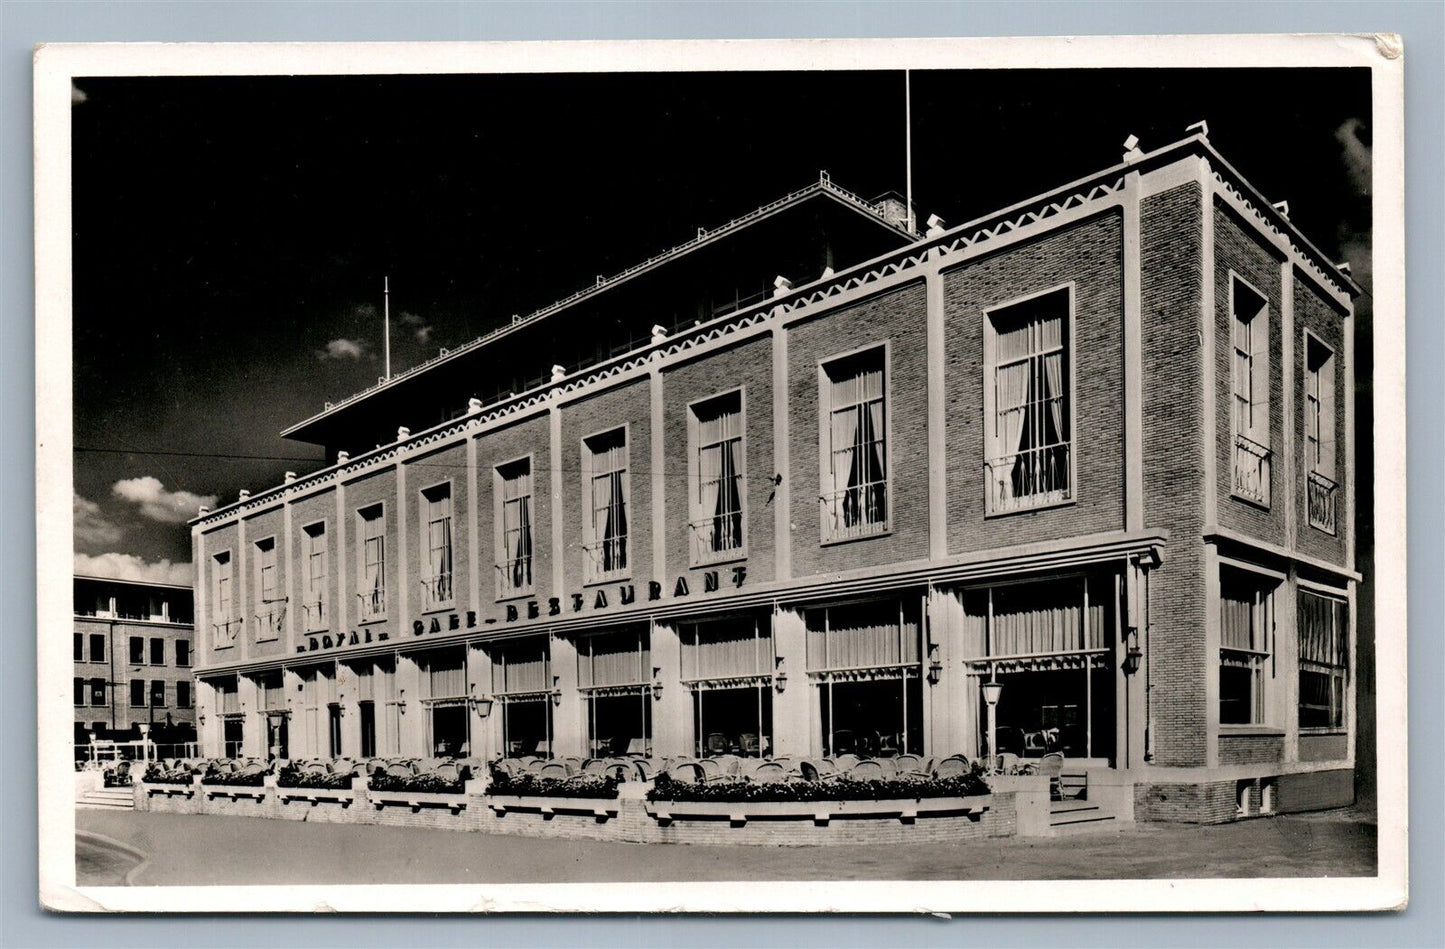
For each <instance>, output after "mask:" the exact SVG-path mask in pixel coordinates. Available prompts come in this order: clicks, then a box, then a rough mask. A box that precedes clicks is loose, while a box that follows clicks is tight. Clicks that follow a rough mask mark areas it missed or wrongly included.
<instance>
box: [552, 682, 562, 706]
mask: <svg viewBox="0 0 1445 949" xmlns="http://www.w3.org/2000/svg"><path fill="white" fill-rule="evenodd" d="M552 704H553V705H561V704H562V677H561V676H553V677H552Z"/></svg>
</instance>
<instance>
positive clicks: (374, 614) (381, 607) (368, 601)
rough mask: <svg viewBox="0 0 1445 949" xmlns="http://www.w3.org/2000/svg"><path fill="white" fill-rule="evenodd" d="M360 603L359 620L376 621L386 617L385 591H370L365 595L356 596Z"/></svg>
mask: <svg viewBox="0 0 1445 949" xmlns="http://www.w3.org/2000/svg"><path fill="white" fill-rule="evenodd" d="M356 598H357V599H358V600H360V601H361V618H362V619H363V620H369V619H377V618H379V617H382V616H385V615H386V591H385V590H370V591H368V592H366V593H358V594H356Z"/></svg>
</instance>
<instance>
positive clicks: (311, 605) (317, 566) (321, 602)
mask: <svg viewBox="0 0 1445 949" xmlns="http://www.w3.org/2000/svg"><path fill="white" fill-rule="evenodd" d="M301 533H302V538H301V542H302V556H304V557H305V558H306V573H305V581H304V582H305V584H306V591H305V595H304V596H303V597H302V598H301V608H302V609H303V610H305V612H306V629H307V630H319V629H325V628H326V575H327V568H328V567H329V563H328V551H327V542H326V522H325V521H318V522H317V523H315V524H307V525H306V526H305V527H303V528H302V529H301Z"/></svg>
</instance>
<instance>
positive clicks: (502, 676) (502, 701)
mask: <svg viewBox="0 0 1445 949" xmlns="http://www.w3.org/2000/svg"><path fill="white" fill-rule="evenodd" d="M552 694H553V688H552V667H551V637H549V636H534V637H528V638H527V639H519V640H513V641H511V642H506V643H498V644H497V645H495V646H493V647H492V696H493V698H494V699H496V701H497V703H498V704H499V705H500V707H501V714H502V748H503V755H504V756H505V757H508V758H520V757H522V756H524V755H537V756H539V757H543V758H550V757H551V756H552Z"/></svg>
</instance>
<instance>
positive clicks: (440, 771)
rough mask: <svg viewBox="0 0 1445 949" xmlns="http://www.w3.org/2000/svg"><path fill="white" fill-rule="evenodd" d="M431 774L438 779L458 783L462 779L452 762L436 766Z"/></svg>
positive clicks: (460, 772) (459, 771)
mask: <svg viewBox="0 0 1445 949" xmlns="http://www.w3.org/2000/svg"><path fill="white" fill-rule="evenodd" d="M431 773H432V774H434V775H436V776H437V777H439V778H444V779H446V780H448V781H460V780H461V779H462V771H461V769H460V768H458V767H457V766H456V764H455V763H453V762H447V763H446V764H442V765H438V766H437V767H436V770H434V771H432V772H431Z"/></svg>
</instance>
